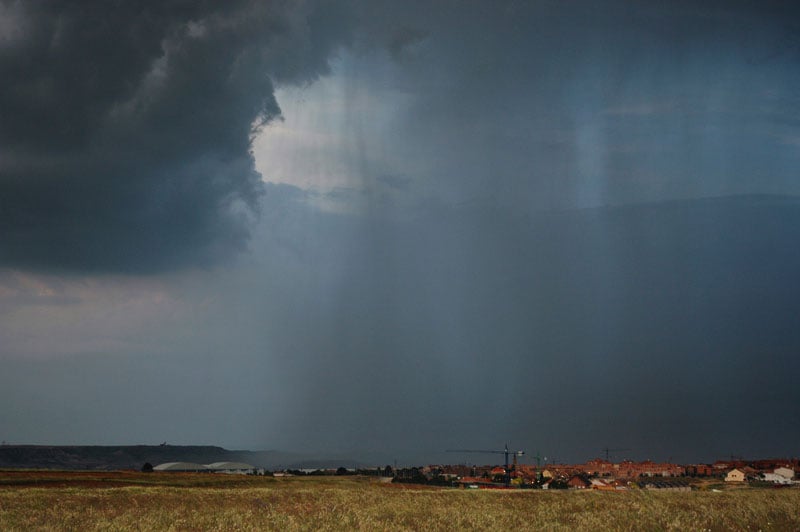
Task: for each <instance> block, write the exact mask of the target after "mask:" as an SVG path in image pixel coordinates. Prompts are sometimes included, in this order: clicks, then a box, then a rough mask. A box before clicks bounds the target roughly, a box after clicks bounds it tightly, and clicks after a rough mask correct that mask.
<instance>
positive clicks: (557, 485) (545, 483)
mask: <svg viewBox="0 0 800 532" xmlns="http://www.w3.org/2000/svg"><path fill="white" fill-rule="evenodd" d="M476 452H477V451H476ZM488 452H493V453H501V454H505V455H506V456H500V455H499V456H498V461H501V462H503V463H502V464H497V463H488V464H485V465H469V464H465V463H460V464H429V465H420V466H416V467H397V466H392V465H382V466H374V465H373V466H369V465H365V464H359V465H355V466H354V465H353V461H352V460H347V461H343V462H344V463H342V464H341V465H339V464H337V463H336V461H335V459H329V460H314V461H309V460H297V461H294V462H289V461H288V460H289V459H290V458H299V457H298V456H294V457H292V456H290V455H286V454H284V453H279V452H276V451H230V450H227V449H223V448H221V447H213V446H180V445H167V444H166V442H165V443H164V444H161V445H134V446H39V445H8V444H5V445H1V446H0V468H2V469H21V468H26V469H60V470H89V471H97V470H104V471H110V470H137V471H143V472H152V473H154V474H159V473H163V474H166V473H186V472H194V473H197V472H204V473H211V474H242V475H260V476H274V477H287V476H334V475H339V476H343V475H362V476H374V477H378V478H380V480H381V481H382V482H396V483H409V484H424V485H430V486H450V487H460V488H465V489H595V490H626V489H637V488H643V489H666V490H673V491H685V490H691V489H693V488H698V487H701V486H702V487H708V486H718V487H723V486H724V487H726V488H728V487H744V486H758V487H791V486H800V480H798V477H800V459H798V458H770V459H745V458H740V457H731V458H730V459H723V460H717V461H715V462H713V463H696V464H676V463H670V462H653V461H650V460H645V461H640V462H635V461H631V460H622V461H617V462H615V461H612V460H609V459H608V458H606V459H602V458H595V459H593V460H589V461H587V462H585V463H578V464H560V463H547V462H546V459H542V458H541V457H539V456H534V457H532V458H533V459H534V460H536V461H537V463H536V464H522V463H518V457H521V456H522V455H523V454H524V453H522V452H521V451H516V452H513V451H508V450H505V451H488ZM529 458H530V457H529ZM280 462H283V463H284V464H287V463H288V464H290V465H285V466H284V465H280Z"/></svg>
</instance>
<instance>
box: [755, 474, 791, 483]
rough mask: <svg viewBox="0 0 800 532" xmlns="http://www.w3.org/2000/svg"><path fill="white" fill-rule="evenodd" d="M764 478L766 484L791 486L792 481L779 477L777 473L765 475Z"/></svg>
mask: <svg viewBox="0 0 800 532" xmlns="http://www.w3.org/2000/svg"><path fill="white" fill-rule="evenodd" d="M761 476H762V480H763V481H764V482H771V483H773V484H791V483H792V481H791V479H788V478H786V477H784V476H783V475H779V474H777V473H764V474H763V475H761Z"/></svg>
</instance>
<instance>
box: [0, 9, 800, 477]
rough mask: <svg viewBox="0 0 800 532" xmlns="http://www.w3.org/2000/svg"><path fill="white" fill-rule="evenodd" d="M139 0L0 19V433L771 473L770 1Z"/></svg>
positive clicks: (799, 347)
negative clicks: (762, 462)
mask: <svg viewBox="0 0 800 532" xmlns="http://www.w3.org/2000/svg"><path fill="white" fill-rule="evenodd" d="M147 4H148V2H138V3H136V5H134V4H133V3H123V4H120V5H119V6H115V5H114V4H113V3H110V2H85V3H81V4H80V6H81V7H69V6H67V5H65V4H61V3H58V2H45V1H30V2H28V1H25V2H22V1H5V0H0V79H2V80H3V83H1V84H0V363H1V364H2V368H3V369H2V371H0V404H2V405H3V407H2V408H0V439H3V440H5V441H7V442H10V443H39V444H135V443H151V444H157V443H160V442H162V441H165V440H166V441H168V442H170V443H174V444H214V445H221V446H224V447H227V448H249V449H279V450H285V451H290V450H295V451H304V452H308V453H314V454H317V455H324V454H335V453H345V454H349V455H351V456H354V457H358V456H359V455H369V456H371V457H375V459H376V460H382V461H389V460H392V459H395V458H397V459H398V460H400V461H401V462H402V461H413V462H425V461H435V460H450V461H454V462H455V461H462V460H467V461H472V460H474V461H479V462H480V461H482V459H481V458H479V457H474V456H463V457H462V456H453V455H443V454H442V453H441V451H443V450H444V449H447V448H465V447H466V448H474V447H477V448H495V447H502V445H503V444H504V443H505V442H509V443H510V445H511V446H512V447H514V448H521V449H525V450H527V451H528V452H529V453H535V452H536V451H539V452H541V453H542V455H546V456H548V457H550V459H552V460H556V461H583V460H586V459H589V458H592V457H595V456H600V455H601V454H602V451H601V449H602V448H604V447H606V446H609V447H614V448H625V449H628V450H627V451H621V452H620V453H618V454H619V455H618V456H616V458H626V457H629V458H634V459H646V458H651V459H654V460H667V459H670V458H671V459H673V460H681V461H687V462H688V461H696V460H713V459H716V458H721V457H726V456H729V455H743V456H750V457H768V456H797V454H798V444H799V443H800V387H798V375H800V357H798V356H797V355H798V353H800V246H798V245H797V243H798V241H800V180H798V173H797V169H798V168H800V97H798V93H797V87H798V86H800V23H797V22H796V21H798V20H800V18H798V15H800V13H799V12H797V10H796V9H792V8H787V7H784V5H785V4H787V3H785V2H774V3H773V2H744V1H742V2H737V1H725V2H722V1H720V2H711V1H706V2H698V1H691V2H689V1H687V2H682V1H676V2H655V1H652V2H650V1H639V2H614V1H607V2H560V1H552V2H548V1H540V2H512V1H508V2H497V1H492V2H489V1H485V2H481V1H474V2H455V1H452V2H450V1H444V0H443V1H441V2H429V1H424V2H422V1H421V2H413V1H412V2H410V1H402V2H400V1H386V2H374V1H369V2H349V1H330V2H324V1H320V2H316V1H305V2H295V1H285V2H278V1H276V2H257V1H246V0H242V1H231V2H225V3H217V2H202V1H197V2H188V1H185V2H182V1H171V2H163V1H159V2H152V3H150V4H152V5H147ZM486 460H491V458H488V457H487V458H486Z"/></svg>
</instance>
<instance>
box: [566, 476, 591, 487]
mask: <svg viewBox="0 0 800 532" xmlns="http://www.w3.org/2000/svg"><path fill="white" fill-rule="evenodd" d="M591 485H592V483H591V482H589V480H588V479H587V478H586V477H583V476H581V475H572V477H570V479H569V480H568V481H567V486H569V488H570V489H576V490H582V489H586V488H588V487H589V486H591Z"/></svg>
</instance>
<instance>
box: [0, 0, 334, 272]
mask: <svg viewBox="0 0 800 532" xmlns="http://www.w3.org/2000/svg"><path fill="white" fill-rule="evenodd" d="M337 11H339V10H335V9H333V8H332V6H330V5H326V4H324V3H320V4H316V5H313V4H310V3H309V4H302V5H301V4H299V3H292V2H286V3H261V2H248V1H242V2H226V3H225V4H224V5H223V4H214V3H206V2H153V3H151V4H150V5H148V4H142V3H137V4H135V5H134V4H124V5H116V4H113V5H112V4H109V3H103V2H98V3H82V4H80V6H78V5H67V4H58V3H48V2H29V3H24V4H23V3H4V4H3V11H2V12H0V15H2V16H3V19H4V22H3V25H2V28H3V36H4V37H5V38H4V39H2V40H0V76H2V78H3V80H4V83H3V85H2V87H1V88H0V110H2V116H3V120H2V122H0V150H2V151H0V224H2V226H3V237H2V240H0V261H2V263H4V264H5V265H15V266H25V267H35V268H45V269H77V270H100V271H104V270H111V271H151V270H160V269H170V268H174V267H178V266H181V265H186V264H198V263H200V264H202V263H209V262H214V261H216V260H218V259H219V258H221V257H224V256H225V254H227V253H229V252H231V251H235V250H238V249H241V248H242V247H243V246H244V245H245V243H246V239H247V235H248V231H249V224H250V222H249V220H248V218H250V217H251V215H252V214H253V213H254V212H255V211H256V208H257V205H258V196H259V194H260V193H261V188H262V186H261V181H260V176H259V175H258V174H257V173H256V172H255V170H254V165H253V158H252V155H251V153H250V141H251V137H252V135H253V134H254V129H253V127H254V126H255V127H258V125H259V124H263V123H266V122H268V121H270V120H272V119H273V118H275V117H276V116H278V115H279V114H280V109H279V107H278V105H277V103H276V101H275V99H274V96H273V88H274V84H275V83H301V82H307V81H309V80H312V79H314V78H315V77H316V76H318V75H320V74H321V73H324V72H326V71H327V68H328V67H327V59H328V57H329V54H330V53H331V52H332V50H333V49H334V48H335V46H336V45H337V44H338V43H341V42H342V41H343V39H345V38H346V36H347V32H348V29H347V26H346V24H344V19H342V18H341V17H339V19H337V18H336V17H337V16H339V15H337ZM14 28H24V31H20V32H19V33H15V32H14Z"/></svg>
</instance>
